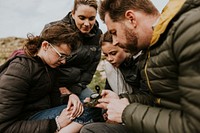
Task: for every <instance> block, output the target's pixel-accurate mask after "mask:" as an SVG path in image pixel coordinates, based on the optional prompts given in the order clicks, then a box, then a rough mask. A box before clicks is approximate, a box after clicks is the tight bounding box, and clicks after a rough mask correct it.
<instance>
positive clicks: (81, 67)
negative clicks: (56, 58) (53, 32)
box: [45, 12, 102, 94]
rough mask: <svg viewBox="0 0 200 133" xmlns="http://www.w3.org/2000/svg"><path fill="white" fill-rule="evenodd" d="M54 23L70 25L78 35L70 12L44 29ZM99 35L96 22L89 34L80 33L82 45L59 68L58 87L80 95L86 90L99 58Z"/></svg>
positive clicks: (100, 32) (99, 31)
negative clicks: (64, 87)
mask: <svg viewBox="0 0 200 133" xmlns="http://www.w3.org/2000/svg"><path fill="white" fill-rule="evenodd" d="M55 23H65V24H68V25H71V26H72V27H73V28H74V30H76V31H77V32H79V33H80V31H79V29H78V28H77V27H76V25H75V22H74V19H73V18H72V15H71V12H69V13H68V15H67V16H66V17H64V18H63V19H62V20H59V21H55V22H51V23H50V24H47V25H46V26H45V28H47V27H48V26H49V25H52V24H55ZM101 34H102V31H101V30H100V29H99V25H98V22H96V23H95V25H94V27H93V29H92V30H91V31H90V33H89V34H82V33H80V37H81V39H82V43H83V45H82V46H81V47H80V48H79V49H78V50H77V51H76V53H73V54H74V56H73V57H72V59H70V61H68V62H67V63H66V64H65V65H63V66H61V67H60V72H61V73H60V74H61V75H60V78H59V86H60V87H63V86H66V87H67V88H68V89H70V90H71V91H72V92H74V93H77V94H80V92H81V90H82V89H84V88H86V85H88V84H89V83H90V82H91V80H92V78H93V75H94V73H95V71H96V68H97V65H98V63H99V61H100V57H101V48H100V45H99V40H100V36H101Z"/></svg>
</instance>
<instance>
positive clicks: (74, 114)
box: [71, 102, 79, 117]
mask: <svg viewBox="0 0 200 133" xmlns="http://www.w3.org/2000/svg"><path fill="white" fill-rule="evenodd" d="M78 109H79V107H78V103H77V102H76V103H74V108H73V110H72V114H71V117H74V116H76V114H77V112H78Z"/></svg>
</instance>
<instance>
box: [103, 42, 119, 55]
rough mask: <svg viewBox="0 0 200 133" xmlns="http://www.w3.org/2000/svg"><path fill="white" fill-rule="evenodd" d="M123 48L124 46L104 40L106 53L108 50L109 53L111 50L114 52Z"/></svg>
mask: <svg viewBox="0 0 200 133" xmlns="http://www.w3.org/2000/svg"><path fill="white" fill-rule="evenodd" d="M121 49H122V48H120V47H119V46H117V45H113V44H112V43H110V42H104V44H103V45H102V50H103V52H105V53H107V52H108V53H109V52H112V51H118V50H121Z"/></svg>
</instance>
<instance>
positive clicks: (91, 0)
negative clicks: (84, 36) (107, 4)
mask: <svg viewBox="0 0 200 133" xmlns="http://www.w3.org/2000/svg"><path fill="white" fill-rule="evenodd" d="M78 5H88V6H91V7H94V9H96V10H97V8H98V4H97V1H96V0H74V8H73V10H72V12H73V13H74V12H75V11H76V10H77V8H78Z"/></svg>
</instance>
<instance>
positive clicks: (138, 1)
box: [99, 0, 159, 22]
mask: <svg viewBox="0 0 200 133" xmlns="http://www.w3.org/2000/svg"><path fill="white" fill-rule="evenodd" d="M131 9H132V10H138V11H142V12H145V13H146V14H150V15H157V14H158V13H159V11H158V10H157V8H156V7H155V6H154V5H153V3H152V2H151V1H150V0H126V1H124V0H101V2H100V7H99V15H100V18H101V20H102V21H104V22H105V20H104V19H105V14H106V13H108V14H109V16H110V18H111V19H112V20H113V21H114V22H116V21H119V20H123V19H124V14H125V12H126V11H127V10H131Z"/></svg>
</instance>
